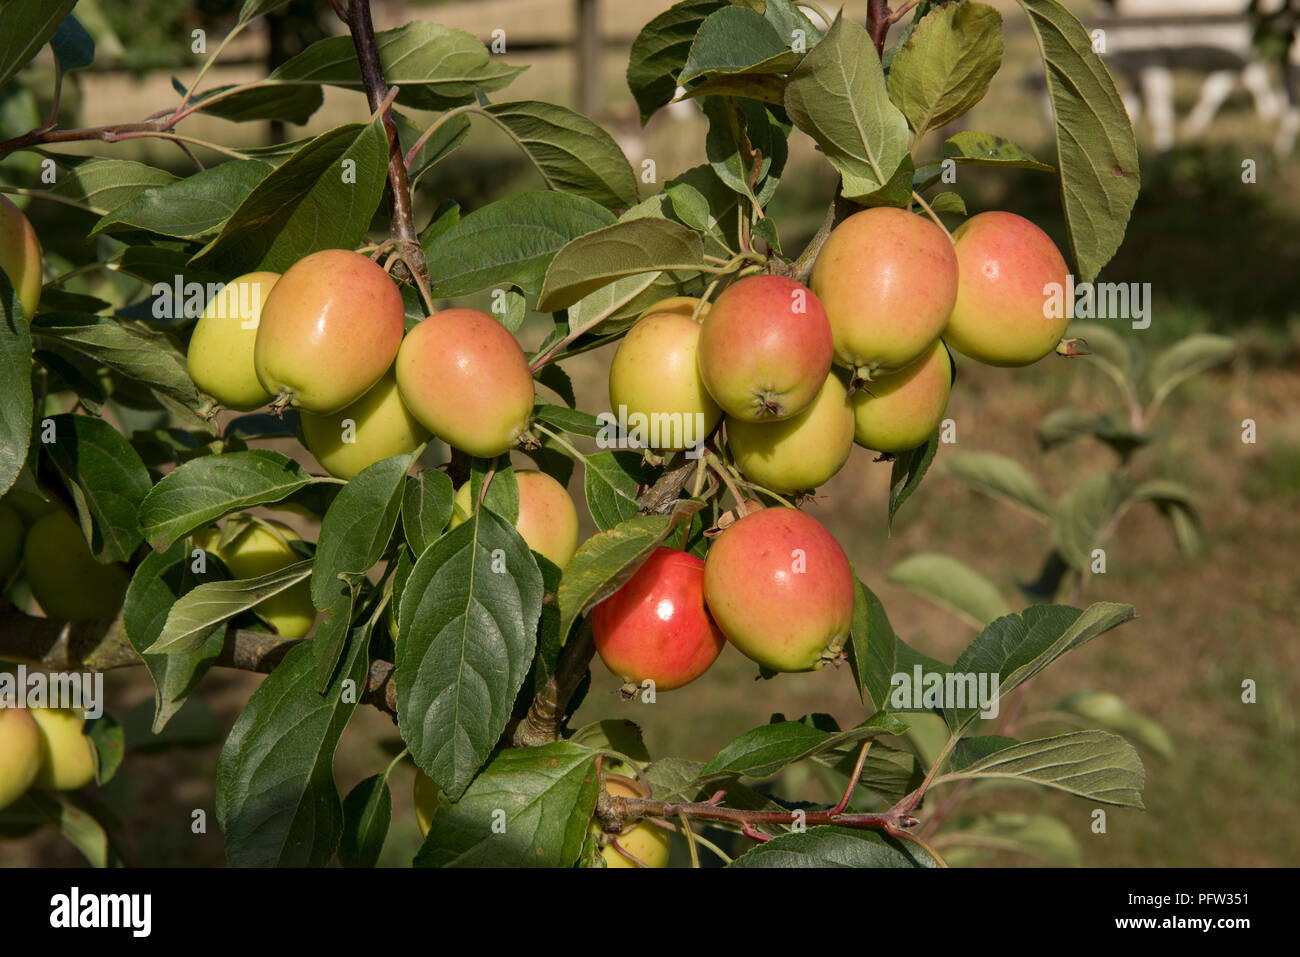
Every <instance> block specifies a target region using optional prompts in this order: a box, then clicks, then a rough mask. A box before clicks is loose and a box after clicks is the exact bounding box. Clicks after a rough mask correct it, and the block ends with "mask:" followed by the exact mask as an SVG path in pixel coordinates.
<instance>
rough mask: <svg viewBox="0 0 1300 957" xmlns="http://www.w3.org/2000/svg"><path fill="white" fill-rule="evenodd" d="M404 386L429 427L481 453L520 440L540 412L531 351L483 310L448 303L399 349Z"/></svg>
mask: <svg viewBox="0 0 1300 957" xmlns="http://www.w3.org/2000/svg"><path fill="white" fill-rule="evenodd" d="M397 388H398V391H399V392H400V393H401V395H402V402H403V404H405V406H406V407H407V408H408V409H410V410H411V414H412V415H414V416H415V417H416V418H417V419H419V420H420V422H421V424H423V425H424V427H425V428H426V429H428V430H429V431H430V432H432V433H433V434H434V435H436V436H437V437H438V438H440V439H442V440H443V441H444V442H446V443H447V444H448V445H450V446H452V447H454V448H458V449H460V450H461V451H463V452H468V453H469V454H470V455H477V456H479V457H481V458H492V457H493V456H497V455H500V454H501V453H502V452H505V451H507V450H508V449H509V448H510V447H511V446H513V445H514V444H515V442H516V441H517V440H518V439H519V436H520V435H521V434H522V433H523V431H524V429H526V428H528V420H529V418H530V417H531V416H532V412H533V374H532V372H530V371H529V369H528V359H527V357H526V356H525V355H524V350H523V349H521V348H520V347H519V343H518V342H516V341H515V337H514V336H512V335H511V334H510V332H509V331H508V330H507V329H506V328H505V326H503V325H501V323H499V322H497V321H496V320H495V319H493V318H492V317H491V316H489V315H488V314H487V313H485V312H479V311H478V310H477V309H445V310H443V311H442V312H438V313H434V314H433V315H432V316H430V317H429V318H427V319H425V320H424V321H423V322H421V323H420V324H419V325H418V326H416V327H415V328H414V329H412V330H411V331H410V332H409V333H408V334H407V336H406V338H405V339H404V340H403V341H402V348H401V350H400V351H399V352H398V354H397Z"/></svg>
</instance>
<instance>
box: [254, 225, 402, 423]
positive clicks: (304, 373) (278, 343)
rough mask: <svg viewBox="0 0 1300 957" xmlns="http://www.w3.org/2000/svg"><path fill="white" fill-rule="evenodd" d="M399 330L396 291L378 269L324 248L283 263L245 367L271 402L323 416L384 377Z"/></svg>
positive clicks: (399, 299)
mask: <svg viewBox="0 0 1300 957" xmlns="http://www.w3.org/2000/svg"><path fill="white" fill-rule="evenodd" d="M405 328H406V307H405V306H404V305H403V304H402V294H401V293H400V292H398V291H397V285H396V284H395V283H394V282H393V280H392V279H390V278H389V276H388V273H386V272H384V270H383V268H382V267H380V266H378V265H377V264H375V263H374V262H372V261H371V260H370V259H368V258H367V257H365V256H362V255H361V254H360V253H354V252H352V251H350V250H347V249H325V250H322V251H321V252H317V253H312V254H311V255H310V256H305V257H303V258H302V259H300V260H298V262H296V263H294V264H293V265H292V266H290V267H289V268H288V269H287V270H286V271H285V273H284V275H283V276H281V277H280V279H279V281H278V282H277V283H276V284H275V286H274V288H272V289H271V293H270V295H268V296H267V297H266V303H265V304H264V305H263V307H262V316H261V320H260V322H259V323H258V327H257V341H256V343H255V344H254V346H253V365H254V367H255V368H256V369H257V378H258V380H259V381H260V382H261V383H262V388H264V389H265V390H266V391H267V392H269V393H271V394H272V395H273V396H275V397H276V400H275V401H276V402H277V403H285V404H290V405H293V406H294V407H296V408H299V409H302V410H304V411H306V412H314V413H316V414H317V415H328V414H330V413H331V412H337V411H338V410H339V409H342V408H343V407H344V406H347V405H351V404H352V403H353V402H355V401H356V400H357V399H359V398H361V397H362V396H363V395H365V394H366V392H367V391H368V390H369V389H370V387H371V386H373V385H374V384H375V383H376V382H378V381H379V380H380V379H382V378H383V377H384V373H385V372H387V371H388V369H389V367H390V366H392V364H393V359H394V358H395V357H396V356H397V349H398V346H400V345H401V343H402V332H403V330H404V329H405Z"/></svg>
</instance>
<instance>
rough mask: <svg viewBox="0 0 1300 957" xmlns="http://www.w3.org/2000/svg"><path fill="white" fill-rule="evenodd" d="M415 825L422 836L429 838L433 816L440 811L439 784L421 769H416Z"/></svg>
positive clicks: (414, 795)
mask: <svg viewBox="0 0 1300 957" xmlns="http://www.w3.org/2000/svg"><path fill="white" fill-rule="evenodd" d="M412 796H413V798H414V801H415V823H416V825H417V826H418V827H419V828H420V836H421V837H428V836H429V828H431V827H432V826H433V815H434V814H435V813H436V812H437V810H438V784H437V782H436V781H434V780H433V778H431V777H429V775H427V774H425V773H424V772H423V771H421V770H420V769H419V768H416V769H415V788H414V791H413V795H412Z"/></svg>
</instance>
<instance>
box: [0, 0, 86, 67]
mask: <svg viewBox="0 0 1300 957" xmlns="http://www.w3.org/2000/svg"><path fill="white" fill-rule="evenodd" d="M76 5H77V0H8V2H7V3H5V4H4V6H2V7H0V85H2V84H4V83H6V82H7V81H8V80H9V78H10V77H11V76H13V75H14V74H15V73H17V72H18V71H19V70H20V69H22V68H23V66H25V65H26V63H27V61H28V60H30V59H31V58H32V57H34V56H36V54H37V53H38V52H39V51H40V49H41V47H43V46H45V41H47V40H49V39H50V37H52V36H54V31H55V30H57V29H58V28H59V24H60V23H62V22H63V18H64V17H66V16H67V15H68V14H69V13H71V12H72V8H73V7H75V6H76Z"/></svg>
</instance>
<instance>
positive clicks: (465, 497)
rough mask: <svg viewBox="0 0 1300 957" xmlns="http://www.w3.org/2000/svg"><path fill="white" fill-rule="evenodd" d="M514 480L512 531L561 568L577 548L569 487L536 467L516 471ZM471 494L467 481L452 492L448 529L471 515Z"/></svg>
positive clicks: (573, 510) (576, 529)
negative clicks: (515, 507)
mask: <svg viewBox="0 0 1300 957" xmlns="http://www.w3.org/2000/svg"><path fill="white" fill-rule="evenodd" d="M515 483H516V484H517V485H518V486H519V517H518V518H517V519H516V520H515V530H516V531H517V532H519V535H520V537H521V538H522V539H523V540H524V541H525V542H527V543H528V547H529V548H531V549H532V550H533V551H535V552H537V553H538V554H539V555H543V556H545V557H546V558H549V559H550V560H551V561H552V562H554V563H555V564H556V565H557V566H558V567H559V568H560V569H563V568H564V567H565V566H566V565H568V564H569V559H571V558H572V557H573V553H574V552H576V551H577V550H578V510H577V509H576V508H575V507H574V505H573V498H572V497H571V496H570V495H569V490H568V489H566V488H565V487H564V486H563V485H561V484H560V483H559V482H557V481H555V479H553V478H551V477H550V476H549V475H547V474H546V473H545V472H539V471H537V470H536V469H518V470H516V472H515ZM471 495H472V490H471V486H470V483H469V482H466V483H465V484H464V485H462V486H461V487H460V488H459V489H458V490H457V491H456V497H455V498H454V499H453V500H452V505H453V508H452V513H451V521H450V522H449V523H448V525H447V529H448V531H450V530H451V529H453V528H455V527H456V526H457V525H460V524H462V523H464V522H466V521H468V520H469V517H470V515H471V514H473V509H474V502H473V501H472V499H471Z"/></svg>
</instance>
